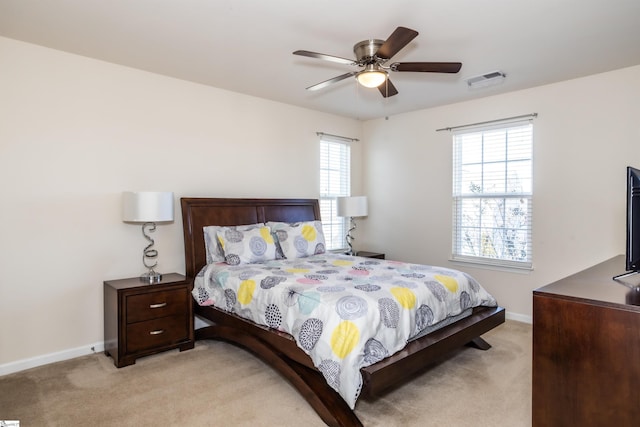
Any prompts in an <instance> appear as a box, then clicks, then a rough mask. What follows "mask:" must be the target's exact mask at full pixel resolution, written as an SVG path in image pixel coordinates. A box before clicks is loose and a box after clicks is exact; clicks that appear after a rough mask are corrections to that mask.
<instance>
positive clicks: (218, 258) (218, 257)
mask: <svg viewBox="0 0 640 427" xmlns="http://www.w3.org/2000/svg"><path fill="white" fill-rule="evenodd" d="M260 227H264V224H262V223H258V224H247V225H235V226H229V227H222V226H219V225H208V226H206V227H202V231H203V232H204V247H205V249H206V253H207V264H212V263H214V262H224V261H225V259H224V251H223V250H222V246H220V241H219V240H218V230H219V229H221V228H234V229H236V230H239V231H247V230H251V229H254V228H260Z"/></svg>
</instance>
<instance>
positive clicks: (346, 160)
mask: <svg viewBox="0 0 640 427" xmlns="http://www.w3.org/2000/svg"><path fill="white" fill-rule="evenodd" d="M319 146H320V168H319V169H320V171H319V172H320V188H319V190H320V196H319V198H318V202H319V204H320V213H321V219H322V229H323V232H324V235H325V244H326V249H327V251H341V250H345V249H346V248H347V242H346V240H345V236H346V234H347V230H348V218H343V217H338V216H337V199H338V197H348V196H350V195H351V145H350V143H349V142H348V141H344V140H342V139H339V138H332V137H330V136H328V135H322V136H321V137H320V144H319Z"/></svg>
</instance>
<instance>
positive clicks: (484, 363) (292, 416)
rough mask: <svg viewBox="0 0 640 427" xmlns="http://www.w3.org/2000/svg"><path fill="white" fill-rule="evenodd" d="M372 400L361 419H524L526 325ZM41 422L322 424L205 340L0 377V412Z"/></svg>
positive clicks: (287, 389)
mask: <svg viewBox="0 0 640 427" xmlns="http://www.w3.org/2000/svg"><path fill="white" fill-rule="evenodd" d="M483 337H484V338H485V339H486V340H487V341H488V342H489V343H490V344H491V345H492V346H493V348H492V349H490V350H489V351H481V350H477V349H473V348H467V347H465V348H463V349H461V350H460V351H458V352H457V353H455V354H453V355H452V357H451V358H450V359H448V360H446V361H445V362H443V363H440V364H439V365H436V366H434V367H432V368H431V369H429V370H427V371H426V372H425V373H424V374H422V375H420V376H418V377H416V378H415V379H413V380H412V381H411V382H409V383H407V384H406V385H404V386H402V387H400V388H398V389H395V390H393V391H392V392H390V393H388V394H386V395H385V396H383V397H382V398H379V399H377V400H375V401H373V402H368V401H365V400H360V401H359V402H358V404H357V406H356V413H357V415H358V417H359V418H360V420H361V421H362V422H363V424H364V425H365V426H385V427H391V426H441V427H442V426H475V427H478V426H492V427H493V426H511V427H514V426H515V427H517V426H530V425H531V325H528V324H524V323H519V322H514V321H507V322H506V323H505V324H504V325H501V326H499V327H498V328H496V329H494V330H493V331H491V332H489V333H487V334H485V335H484V336H483ZM3 419H4V420H20V421H21V423H20V427H31V426H35V427H40V426H64V427H74V426H159V425H162V426H323V425H324V424H323V422H322V421H321V420H320V418H318V416H317V415H316V414H315V412H314V411H313V410H312V409H311V408H310V407H309V406H308V404H307V403H306V401H304V400H303V399H302V398H301V397H300V396H298V394H297V393H296V391H295V390H294V389H293V387H291V386H290V385H289V384H288V383H287V382H286V381H285V380H283V379H282V378H281V377H280V376H279V375H278V374H277V373H276V372H274V371H273V370H271V369H270V368H268V367H266V366H265V365H264V364H263V363H262V362H260V361H259V360H258V359H256V358H255V357H253V356H252V355H251V354H249V353H247V352H245V351H243V350H241V349H238V348H236V347H234V346H232V345H229V344H226V343H221V342H214V341H204V342H198V343H197V344H196V348H195V349H193V350H189V351H185V352H182V353H180V352H178V351H177V350H174V351H170V352H165V353H162V354H158V355H154V356H150V357H146V358H142V359H139V360H138V361H137V362H136V364H135V365H132V366H129V367H126V368H122V369H117V368H115V367H114V365H113V361H112V360H111V358H108V357H106V356H105V355H104V354H102V353H100V354H94V355H89V356H84V357H80V358H77V359H73V360H68V361H64V362H60V363H55V364H51V365H47V366H42V367H38V368H34V369H30V370H28V371H24V372H19V373H15V374H11V375H6V376H4V377H0V420H3Z"/></svg>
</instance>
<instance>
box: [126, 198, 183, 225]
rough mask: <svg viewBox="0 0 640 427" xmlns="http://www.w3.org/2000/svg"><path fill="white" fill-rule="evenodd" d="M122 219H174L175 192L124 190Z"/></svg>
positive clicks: (144, 220) (162, 220)
mask: <svg viewBox="0 0 640 427" xmlns="http://www.w3.org/2000/svg"><path fill="white" fill-rule="evenodd" d="M122 221H125V222H164V221H173V193H172V192H163V191H138V192H135V191H125V192H123V193H122Z"/></svg>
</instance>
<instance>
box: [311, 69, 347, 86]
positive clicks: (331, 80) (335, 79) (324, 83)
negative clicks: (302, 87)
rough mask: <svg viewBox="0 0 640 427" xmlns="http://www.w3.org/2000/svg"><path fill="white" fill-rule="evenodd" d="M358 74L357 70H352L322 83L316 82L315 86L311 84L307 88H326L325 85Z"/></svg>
mask: <svg viewBox="0 0 640 427" xmlns="http://www.w3.org/2000/svg"><path fill="white" fill-rule="evenodd" d="M356 74H358V72H357V71H352V72H351V73H345V74H341V75H339V76H337V77H334V78H332V79H329V80H325V81H323V82H322V83H318V84H315V85H313V86H309V87H308V88H307V90H318V89H324V88H325V87H327V86H329V85H332V84H334V83H337V82H339V81H340V80H344V79H348V78H349V77H352V76H355V75H356Z"/></svg>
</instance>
